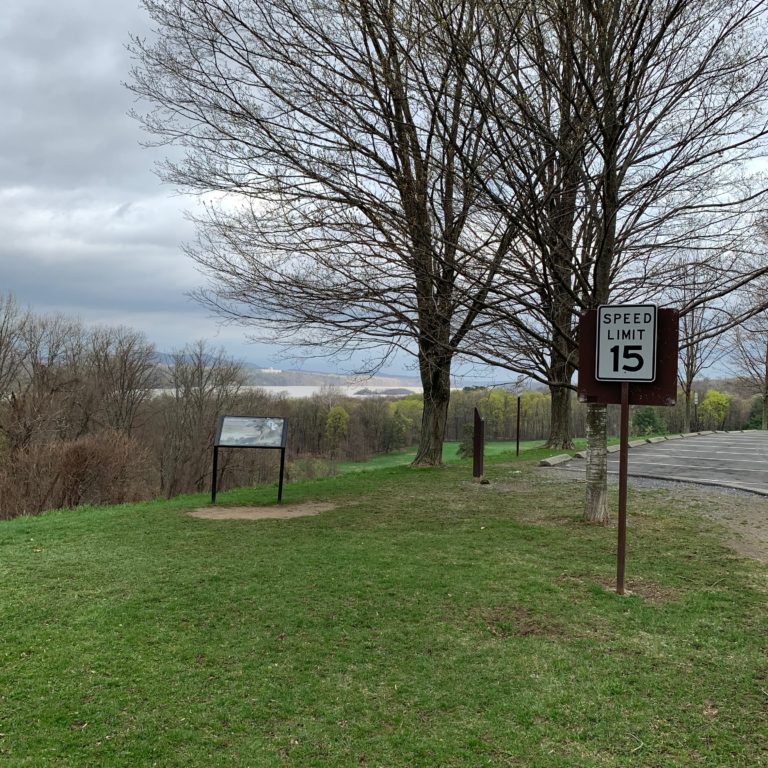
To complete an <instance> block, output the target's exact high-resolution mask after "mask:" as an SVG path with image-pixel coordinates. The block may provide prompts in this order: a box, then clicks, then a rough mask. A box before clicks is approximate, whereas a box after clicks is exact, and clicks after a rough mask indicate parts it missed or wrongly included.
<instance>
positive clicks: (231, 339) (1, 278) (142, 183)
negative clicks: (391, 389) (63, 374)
mask: <svg viewBox="0 0 768 768" xmlns="http://www.w3.org/2000/svg"><path fill="white" fill-rule="evenodd" d="M2 6H3V10H2V14H0V72H2V77H0V292H2V293H6V292H8V291H10V292H12V293H13V294H14V295H15V296H16V298H17V299H18V300H19V302H20V303H22V304H27V305H29V306H30V307H31V308H32V309H33V310H34V311H36V312H38V313H41V314H43V313H49V312H59V311H60V312H64V313H66V314H68V315H73V316H77V317H79V318H80V319H82V320H83V321H84V322H85V323H88V324H92V323H93V324H96V323H101V324H108V325H128V326H131V327H133V328H137V329H139V330H141V331H143V332H144V333H146V335H147V336H148V337H149V339H150V340H151V341H152V342H154V343H155V344H156V345H157V347H158V349H159V350H160V351H171V350H172V349H179V348H181V347H183V346H184V345H185V344H186V343H187V342H191V341H195V340H197V339H200V338H205V339H208V340H210V341H211V343H212V344H214V345H216V346H223V347H224V348H225V349H226V350H227V351H228V352H229V354H231V355H232V356H234V357H237V358H239V359H243V360H248V361H251V362H254V363H256V364H258V365H263V366H269V365H277V366H278V367H280V365H281V363H283V362H284V361H282V360H281V359H280V357H279V354H278V353H277V352H276V351H275V350H274V349H271V348H269V347H266V346H262V345H254V344H248V343H246V339H245V331H244V330H243V329H242V328H238V327H232V326H225V327H221V326H220V325H219V324H218V323H217V322H216V320H215V319H214V318H211V317H210V316H209V314H208V312H207V311H206V310H205V309H203V308H202V307H200V306H199V305H197V304H196V303H195V302H194V301H193V300H192V299H190V298H188V297H187V295H186V293H187V292H188V291H189V290H190V289H192V288H194V287H196V286H198V285H200V284H201V283H202V277H201V276H200V275H199V274H198V272H197V271H196V269H195V267H194V266H193V263H192V262H191V261H190V260H189V259H188V258H187V257H186V256H184V254H183V252H182V249H181V244H182V243H184V242H185V241H190V240H192V239H193V236H194V231H193V228H192V226H191V225H190V224H189V223H188V222H187V221H186V219H185V216H184V211H185V209H189V208H190V207H191V206H192V205H193V203H192V202H191V201H190V200H188V199H187V200H185V199H184V198H183V197H180V196H178V195H176V194H175V193H174V190H172V189H171V188H170V187H167V186H164V185H161V183H160V181H159V180H158V178H157V177H156V176H155V175H154V173H153V165H154V163H155V162H156V161H157V160H159V159H160V155H159V153H158V151H157V150H149V149H146V148H143V147H141V146H140V141H141V140H142V138H144V134H143V133H142V130H141V128H140V126H139V125H138V124H137V123H136V122H135V121H134V120H133V119H131V118H130V117H128V115H127V113H128V111H129V110H130V109H131V107H132V105H133V96H132V94H130V93H129V92H128V91H127V90H126V88H125V87H124V86H123V85H122V83H123V82H124V81H126V80H127V79H128V77H129V68H130V58H129V55H128V53H127V52H126V50H125V44H126V43H127V41H128V37H129V34H130V33H133V34H139V35H141V34H145V33H146V32H147V31H148V26H147V25H148V20H147V19H146V17H145V14H144V12H143V11H142V10H141V9H140V8H139V7H138V4H137V0H109V1H105V0H68V2H66V3H57V2H53V1H52V0H3V3H2ZM329 365H330V366H331V367H332V364H329V363H328V362H327V361H309V362H307V363H306V364H305V365H304V366H303V367H305V368H306V369H310V370H328V369H329ZM284 367H289V364H288V363H286V364H285V366H284ZM290 367H294V364H293V363H290ZM340 369H341V370H343V365H342V366H340ZM390 370H392V372H402V371H404V370H405V369H404V366H403V365H402V364H398V365H395V366H392V368H390ZM407 372H409V373H413V371H407Z"/></svg>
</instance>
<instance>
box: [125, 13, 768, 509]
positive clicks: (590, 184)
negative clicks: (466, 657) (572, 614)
mask: <svg viewBox="0 0 768 768" xmlns="http://www.w3.org/2000/svg"><path fill="white" fill-rule="evenodd" d="M143 4H144V6H145V8H146V10H147V12H148V13H149V15H150V16H151V18H152V20H153V21H154V24H155V37H153V39H152V40H149V41H147V40H142V39H134V40H133V42H132V51H133V54H134V57H135V61H136V65H135V69H134V71H133V74H132V81H131V83H130V86H129V87H131V88H132V89H133V91H134V92H135V93H136V94H137V95H139V96H140V97H142V98H144V99H146V100H148V102H149V104H150V105H151V106H150V110H149V111H148V112H146V113H144V114H142V115H139V118H140V119H142V120H143V122H144V124H145V125H146V127H147V128H148V130H149V131H150V132H151V134H153V135H154V136H155V137H156V138H157V140H158V141H159V142H161V143H166V142H170V143H175V144H178V145H180V146H182V147H184V148H185V150H186V152H185V153H184V156H183V159H181V160H180V161H178V162H176V161H169V162H168V164H167V165H166V166H165V168H164V172H163V173H164V177H165V178H166V180H167V181H169V182H171V183H173V184H174V185H177V186H179V187H181V188H183V189H186V190H188V191H191V192H193V193H196V194H203V195H206V196H207V199H208V200H209V201H210V203H209V205H208V208H207V212H206V214H205V215H204V216H202V217H200V218H199V220H198V231H199V241H198V242H197V244H195V245H192V246H190V248H189V253H190V255H191V256H192V258H194V259H195V260H196V261H197V262H198V263H199V264H200V265H201V266H202V267H203V269H204V271H205V272H206V273H207V274H208V275H209V276H210V279H211V286H210V289H209V290H207V291H205V292H204V293H203V294H202V295H201V298H202V299H203V300H204V301H206V302H207V303H208V304H209V305H210V306H212V307H214V308H215V309H216V310H217V311H218V312H220V313H222V314H223V315H224V316H227V317H229V318H233V319H237V320H240V321H242V322H244V323H246V324H247V325H248V326H249V327H250V328H252V329H253V330H254V331H255V332H256V333H257V334H261V335H264V336H266V337H268V338H270V339H272V340H275V339H277V340H279V341H282V342H284V343H286V344H287V345H291V346H294V347H299V348H301V349H303V350H305V351H307V352H308V353H309V354H312V353H326V352H327V350H329V349H332V350H335V351H336V352H337V353H338V354H342V355H343V354H345V353H353V352H357V353H360V352H361V351H366V352H368V353H369V358H368V363H367V364H366V365H365V366H364V367H367V368H369V369H375V368H376V367H377V366H378V365H381V364H382V363H383V361H384V360H386V359H387V357H388V355H389V354H390V353H391V352H392V351H395V350H405V351H407V352H409V353H411V354H413V355H415V356H416V358H417V361H418V368H419V372H420V375H421V381H422V385H423V389H424V393H425V407H424V409H423V414H422V422H421V428H420V436H419V451H418V454H417V457H416V463H417V464H437V463H439V462H440V460H441V445H442V441H443V439H444V437H445V430H446V425H447V420H448V408H449V403H450V371H451V366H452V363H453V361H454V359H455V358H456V356H462V357H465V358H474V359H478V360H482V361H484V362H488V363H491V364H494V365H500V366H504V367H506V368H508V369H509V370H512V371H516V372H520V373H525V374H526V375H529V376H532V377H534V378H536V379H537V380H539V381H540V382H542V383H544V384H546V385H547V386H548V387H549V388H550V391H551V408H552V414H551V418H550V424H551V434H550V438H549V443H550V445H561V446H568V445H569V444H570V441H571V433H570V423H571V420H570V414H569V409H570V408H571V404H572V400H573V399H572V397H571V396H570V391H571V390H572V387H573V382H572V378H573V373H574V371H575V361H576V346H577V340H576V326H577V319H578V315H579V314H580V312H581V311H582V310H584V309H589V308H594V307H596V306H597V305H599V304H603V303H608V302H613V303H620V302H621V301H624V300H631V301H633V302H638V301H654V302H657V303H659V304H662V305H665V306H677V307H678V308H679V309H680V310H681V312H682V314H683V317H684V318H689V319H690V322H688V321H687V320H686V324H685V326H684V327H685V333H686V337H685V338H684V340H683V349H686V350H687V349H691V350H692V352H691V364H690V366H689V371H695V370H696V368H697V365H699V363H697V362H696V360H699V361H700V360H701V359H702V356H703V357H704V358H705V357H706V349H705V348H704V347H703V346H702V345H704V344H706V342H707V341H708V340H710V339H712V338H714V337H715V336H717V335H718V334H720V333H723V332H726V331H728V330H729V329H731V328H734V327H736V326H737V325H739V324H740V323H741V322H742V321H743V320H744V319H745V318H748V317H750V316H751V315H752V314H754V313H755V312H758V311H759V310H760V308H761V307H764V306H765V296H764V295H763V296H762V297H759V298H758V300H757V304H755V303H753V302H745V301H743V300H742V299H741V298H740V299H739V300H736V298H735V297H736V295H737V294H738V293H739V292H740V291H742V289H744V288H745V287H747V286H748V285H749V284H750V282H751V281H753V280H755V279H756V278H758V277H759V276H760V275H762V274H765V273H766V271H768V265H767V264H766V259H765V256H764V247H763V245H762V243H761V240H760V237H759V236H758V233H759V227H760V222H761V221H762V220H763V219H764V217H765V201H764V192H765V186H764V184H763V182H762V179H760V178H759V177H758V176H757V175H755V174H753V173H752V171H751V169H752V168H753V167H754V164H753V161H755V160H756V159H759V158H761V157H764V155H765V138H766V134H767V133H768V117H767V116H768V110H766V106H768V104H767V97H768V66H766V64H768V51H767V50H766V48H765V45H764V41H765V39H766V7H765V6H766V3H765V0H713V2H706V3H702V2H699V1H698V0H631V2H630V0H541V1H540V2H537V3H526V2H520V3H516V2H503V3H502V2H485V0H483V1H482V2H481V0H428V1H427V2H424V1H423V0H418V1H417V0H343V2H342V0H318V1H317V2H312V3H306V2H304V0H258V2H257V0H244V1H242V2H238V3H233V2H230V0H143ZM691 276H693V278H694V279H691ZM680 286H685V291H683V292H681V291H680V290H679V288H680ZM686 375H687V376H688V375H689V374H686ZM684 391H685V393H686V398H688V397H689V395H690V391H691V389H690V381H689V384H688V385H687V387H684ZM587 426H588V430H587V431H588V438H589V441H590V449H589V462H588V476H587V481H588V482H587V503H586V516H587V518H588V519H591V520H599V521H604V520H605V519H607V506H606V500H607V461H606V450H605V447H606V409H605V407H604V406H599V405H595V406H590V407H589V411H588V418H587Z"/></svg>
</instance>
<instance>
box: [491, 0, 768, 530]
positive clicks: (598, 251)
mask: <svg viewBox="0 0 768 768" xmlns="http://www.w3.org/2000/svg"><path fill="white" fill-rule="evenodd" d="M765 6H766V3H765V2H764V0H717V1H716V2H711V3H699V2H693V1H692V0H691V1H688V0H661V2H660V1H659V0H635V2H622V1H619V2H617V1H616V0H543V2H541V3H537V4H536V6H535V7H531V8H526V7H524V8H523V10H522V11H519V10H518V9H517V8H516V7H515V6H510V8H511V10H509V9H508V8H507V6H504V5H501V6H500V8H501V9H502V10H503V11H504V12H503V13H501V14H500V15H499V19H501V21H500V23H501V25H502V27H503V28H506V29H507V30H508V36H509V39H510V40H511V41H512V44H511V45H510V48H509V51H508V53H507V55H506V57H505V61H504V64H503V65H502V66H499V67H497V69H496V70H495V72H496V73H498V74H497V75H496V77H495V79H490V78H488V79H487V80H486V81H484V83H483V89H482V90H481V92H480V93H478V94H476V96H477V97H478V98H479V99H480V100H481V101H482V103H483V104H484V105H485V107H484V110H485V111H484V114H486V115H487V119H488V121H489V123H490V124H491V125H492V127H493V130H490V131H488V132H486V133H485V134H484V136H490V137H493V143H492V144H491V145H490V147H489V149H488V153H487V154H492V155H493V156H494V157H495V158H498V157H501V156H502V155H505V156H506V157H507V158H509V161H508V162H507V163H502V162H501V161H499V165H498V167H499V169H500V170H501V171H503V174H501V175H493V176H487V177H486V178H488V179H489V181H488V182H486V183H485V184H484V191H485V193H486V194H487V195H488V196H489V199H490V200H491V201H492V203H493V204H494V205H495V206H497V207H498V208H500V209H503V210H506V211H507V215H508V216H509V218H510V220H512V221H515V222H516V223H517V224H518V226H519V231H520V232H521V233H522V235H523V237H524V242H522V243H519V244H518V246H517V254H518V255H517V258H511V259H509V260H508V261H507V262H505V264H504V266H503V269H502V273H504V274H508V275H509V277H510V279H508V280H506V281H504V282H503V283H501V285H503V286H505V288H506V293H498V294H496V295H495V296H496V304H495V305H494V306H495V308H496V309H498V310H499V313H500V317H501V318H504V317H505V316H506V317H509V318H510V322H511V323H519V325H516V326H515V332H516V333H517V334H518V335H519V336H520V337H521V338H524V337H526V336H527V337H528V338H529V339H530V342H529V344H528V346H529V347H535V346H536V345H538V346H539V349H540V350H541V351H540V352H539V353H538V356H534V357H532V358H531V363H532V364H533V365H538V366H544V367H539V370H540V371H541V372H542V373H544V374H545V375H547V376H548V375H551V374H550V373H549V372H548V371H547V369H546V366H549V367H550V368H551V367H552V361H553V360H555V359H556V358H558V357H559V358H560V359H561V361H562V362H561V366H567V365H569V364H570V365H571V366H572V365H573V363H572V359H573V350H574V348H575V339H574V335H573V327H574V324H573V317H574V314H576V313H578V312H580V311H582V310H584V309H590V308H594V307H597V306H598V305H600V304H604V303H609V302H612V303H621V302H622V301H632V302H635V301H638V300H648V299H653V298H658V297H659V296H661V295H663V287H665V286H668V285H670V284H674V283H675V281H676V280H679V278H680V272H679V267H678V266H677V265H676V264H675V262H674V259H673V257H675V256H677V255H678V254H679V253H680V250H681V249H682V248H684V247H687V248H688V249H692V250H693V252H694V253H695V254H696V256H695V259H694V260H693V261H689V262H688V263H686V265H685V268H686V269H694V270H695V269H696V268H697V265H702V264H710V263H712V259H713V257H714V255H715V254H718V253H720V251H721V249H722V246H723V242H724V238H725V240H726V241H728V242H731V241H734V240H737V239H740V240H741V242H742V243H744V242H746V238H744V237H741V238H739V237H738V236H737V235H738V233H745V232H747V231H748V230H749V229H751V228H752V227H753V225H754V221H755V219H756V217H758V216H759V215H760V214H761V213H762V211H763V207H764V206H763V195H764V186H763V184H762V183H761V181H760V180H755V179H752V178H750V177H749V174H748V171H749V162H750V161H751V160H754V159H755V158H757V157H762V156H764V154H765V137H766V131H767V129H768V125H767V124H766V118H765V114H766V111H765V106H766V89H767V86H768V74H767V72H768V69H767V68H766V62H767V59H766V50H765V46H764V39H765V18H766V14H765V10H766V7H765ZM476 60H479V64H478V67H479V69H483V68H484V67H485V60H484V59H483V58H479V57H476ZM558 223H559V224H558ZM552 243H554V244H555V245H556V246H557V248H553V247H552V245H551V244H552ZM531 254H535V257H534V258H531ZM732 256H733V258H732V260H731V264H730V266H728V267H725V266H719V267H718V268H717V274H718V280H717V281H716V282H715V283H714V284H713V283H711V282H707V284H706V289H705V290H702V291H701V292H700V293H699V294H698V295H696V296H695V297H691V298H690V300H689V301H688V303H687V305H686V306H685V307H684V308H683V310H684V312H690V311H694V310H695V309H696V308H697V307H701V306H705V305H707V304H711V302H713V301H716V300H717V299H719V298H720V297H723V296H726V295H727V294H728V293H729V292H731V291H733V290H736V289H738V288H739V287H741V286H743V285H745V284H747V283H748V282H749V280H751V279H753V278H754V277H756V276H758V275H760V274H762V273H764V272H765V271H766V269H767V268H768V267H766V264H765V260H764V258H762V257H760V255H759V254H755V253H750V252H749V251H748V252H747V253H733V254H732ZM718 263H719V264H722V262H718ZM504 270H507V272H506V273H505V272H504ZM490 298H491V299H493V298H494V295H493V294H492V296H491V297H490ZM505 304H506V306H505ZM526 314H527V315H529V316H531V317H533V318H534V320H535V321H534V322H531V321H530V320H529V319H528V318H526ZM531 331H534V335H531ZM555 340H558V341H557V343H553V341H555ZM563 374H564V375H563V376H561V377H560V381H558V382H557V383H558V384H560V383H562V384H564V385H567V384H568V381H567V379H568V375H569V374H568V368H567V367H563ZM587 433H588V441H589V450H588V454H589V461H588V469H587V503H586V513H585V514H586V517H587V519H589V520H595V521H605V520H607V517H608V510H607V462H606V447H605V439H606V421H605V408H604V406H600V405H594V406H590V407H589V413H588V417H587Z"/></svg>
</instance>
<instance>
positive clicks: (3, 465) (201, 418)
mask: <svg viewBox="0 0 768 768" xmlns="http://www.w3.org/2000/svg"><path fill="white" fill-rule="evenodd" d="M744 391H745V392H752V393H755V394H754V397H751V398H750V397H739V396H736V395H734V394H731V395H726V394H724V393H721V392H718V391H717V390H714V389H712V390H708V391H706V390H704V389H702V391H701V393H700V394H701V401H700V404H699V405H698V409H697V411H696V416H697V418H698V428H701V429H737V428H742V427H745V426H750V427H759V426H760V424H761V420H762V413H763V410H762V394H760V393H759V390H758V389H757V388H755V387H754V386H752V388H751V389H747V390H744ZM520 402H521V421H520V424H521V432H520V437H521V439H522V440H542V441H543V440H544V439H546V436H547V435H548V433H549V427H550V423H549V419H550V395H549V394H548V393H544V392H537V391H524V392H522V393H521V395H520ZM423 404H424V401H423V396H421V395H411V396H408V397H404V398H400V399H382V398H350V397H345V396H342V395H341V394H340V393H339V392H338V391H336V390H334V389H333V388H328V389H325V390H321V391H320V392H319V393H318V394H316V395H314V396H312V397H309V398H305V399H291V398H288V397H286V396H285V395H275V394H270V393H267V392H266V391H265V390H263V389H259V388H257V387H256V388H254V387H249V386H248V385H247V375H246V372H245V370H244V368H243V367H242V366H241V365H240V364H239V363H237V362H235V361H233V360H231V359H229V358H228V357H227V356H226V355H225V354H224V353H223V352H222V351H221V350H216V349H212V348H210V347H208V346H207V345H206V344H205V343H204V342H198V343H196V344H192V345H189V346H187V347H186V348H184V349H183V350H180V351H178V352H176V353H174V354H173V355H172V356H171V360H170V362H167V363H165V364H163V365H160V364H159V363H158V362H157V359H156V354H155V349H154V347H153V346H152V345H151V344H150V343H149V342H148V341H147V339H146V338H145V337H144V336H143V335H142V334H141V333H139V332H137V331H134V330H131V329H129V328H125V327H118V328H109V327H96V328H88V327H85V326H83V325H82V324H81V323H79V322H77V321H75V320H72V319H69V318H66V317H64V316H61V315H57V316H38V315H35V314H33V313H32V312H30V311H29V310H26V309H22V308H21V307H20V306H19V305H18V304H17V303H16V302H15V301H14V299H13V298H12V297H10V296H8V297H0V519H4V518H11V517H15V516H17V515H22V514H35V513H38V512H40V511H42V510H45V509H53V508H60V507H70V506H77V505H79V504H91V503H92V504H105V503H121V502H125V501H134V500H139V499H147V498H152V497H155V496H159V495H162V496H166V497H171V496H175V495H177V494H180V493H187V492H200V491H204V490H208V489H209V487H210V472H211V451H212V444H213V438H214V430H215V427H216V421H217V418H218V416H220V415H223V414H228V415H243V416H285V417H288V419H289V426H290V428H289V438H288V450H287V458H288V470H287V475H288V480H289V481H290V480H295V479H300V478H303V477H312V476H317V475H324V474H328V473H331V472H333V471H334V466H335V464H336V463H337V462H339V461H362V460H364V459H367V458H369V457H370V456H372V455H375V454H380V453H387V452H390V451H393V450H396V449H399V448H403V447H406V446H413V445H415V444H417V442H418V438H419V434H420V427H421V420H422V413H423ZM475 408H478V409H479V410H480V412H481V413H482V415H483V417H484V419H485V421H486V436H487V438H488V439H491V440H513V439H515V437H516V433H517V394H515V393H513V392H510V391H507V390H505V389H501V388H497V389H484V388H467V389H463V390H454V392H453V396H452V398H451V402H450V406H449V409H448V417H447V424H446V437H447V439H449V440H460V439H462V437H463V435H464V430H465V426H466V425H467V424H471V423H472V416H473V411H474V409H475ZM586 414H587V412H586V407H585V406H583V405H581V404H578V403H574V404H573V407H572V409H571V420H572V422H571V425H570V429H571V432H572V434H574V435H583V434H584V431H585V422H586ZM635 416H636V418H635V427H636V431H638V432H639V433H645V432H649V431H657V432H658V431H670V432H672V431H684V429H685V405H684V402H683V401H681V403H680V404H679V405H678V406H677V407H676V408H665V409H639V410H636V412H635ZM614 419H615V414H613V413H610V414H609V429H613V430H614V431H615V426H611V424H612V422H613V420H614ZM277 466H278V456H277V452H275V451H266V450H253V449H245V450H244V449H239V450H222V451H221V454H220V470H221V478H220V488H222V489H226V488H230V487H236V486H247V485H251V484H257V483H268V482H273V481H275V480H276V477H277Z"/></svg>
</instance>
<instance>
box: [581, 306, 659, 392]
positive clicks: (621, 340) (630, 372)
mask: <svg viewBox="0 0 768 768" xmlns="http://www.w3.org/2000/svg"><path fill="white" fill-rule="evenodd" d="M595 363H596V365H595V378H596V379H597V381H628V382H633V381H635V382H643V381H644V382H652V381H655V379H656V306H655V305H653V304H614V305H603V306H601V307H598V309H597V354H596V355H595Z"/></svg>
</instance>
